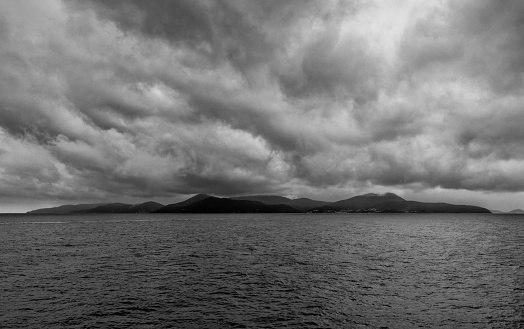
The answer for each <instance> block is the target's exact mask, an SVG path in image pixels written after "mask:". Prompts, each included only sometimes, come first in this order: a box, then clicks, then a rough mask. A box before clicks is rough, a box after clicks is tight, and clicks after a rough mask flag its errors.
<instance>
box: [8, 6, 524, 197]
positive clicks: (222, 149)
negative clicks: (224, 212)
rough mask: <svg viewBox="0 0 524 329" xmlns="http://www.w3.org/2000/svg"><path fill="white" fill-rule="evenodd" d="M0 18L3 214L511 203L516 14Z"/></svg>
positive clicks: (284, 11) (163, 10)
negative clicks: (264, 200)
mask: <svg viewBox="0 0 524 329" xmlns="http://www.w3.org/2000/svg"><path fill="white" fill-rule="evenodd" d="M0 9H2V10H1V12H2V14H0V41H1V43H0V139H1V143H0V165H1V167H0V168H1V170H0V195H1V196H2V197H4V198H10V200H11V199H12V198H17V197H19V198H21V199H24V198H27V199H29V198H34V199H40V200H49V199H75V200H80V199H83V200H99V199H104V198H106V199H107V198H113V199H119V198H120V199H122V198H146V197H147V198H155V197H173V196H177V195H179V194H185V193H200V192H207V193H216V194H219V195H232V194H250V193H279V194H283V195H290V196H302V195H305V196H310V197H312V196H313V197H319V198H329V199H336V198H341V197H343V196H347V194H351V193H357V192H366V191H370V190H376V191H387V190H394V191H396V192H398V193H408V191H412V190H414V191H424V192H425V193H429V194H431V193H436V194H438V193H440V192H438V191H439V189H442V190H446V191H450V193H459V194H460V195H461V197H464V194H463V193H464V192H458V191H470V193H480V192H478V191H486V192H495V191H496V192H497V193H499V192H501V191H513V192H519V191H522V190H523V189H524V176H523V174H522V170H521V169H520V168H522V165H524V148H523V147H522V146H521V144H522V143H521V141H522V140H523V138H524V135H523V134H522V132H521V131H522V129H520V128H521V127H520V126H519V122H522V120H523V119H524V118H523V117H522V114H521V113H522V111H521V109H522V106H523V105H524V99H523V98H522V88H523V81H522V79H523V77H524V75H523V73H522V72H524V66H523V63H524V62H523V60H522V56H521V54H522V53H523V50H524V39H523V35H524V33H522V26H524V25H523V21H524V6H523V5H522V4H521V2H520V1H509V0H507V1H506V0H505V1H498V2H493V1H487V0H486V1H463V2H451V1H450V2H442V1H428V2H424V3H422V2H419V1H409V0H405V1H400V2H398V3H395V4H392V3H388V2H379V1H376V2H375V1H371V2H362V1H349V2H348V1H335V0H333V1H322V2H320V1H197V2H195V1H153V2H147V1H123V0H122V1H120V0H114V1H98V0H91V1H74V2H62V1H59V0H53V1H48V2H34V1H30V0H23V1H19V2H7V3H2V4H0ZM30 159H38V161H35V160H33V161H31V160H30ZM432 191H433V192H432ZM435 191H437V192H435ZM476 195H477V194H476ZM500 195H502V194H500Z"/></svg>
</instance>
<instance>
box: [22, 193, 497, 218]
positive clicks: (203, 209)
mask: <svg viewBox="0 0 524 329" xmlns="http://www.w3.org/2000/svg"><path fill="white" fill-rule="evenodd" d="M300 212H309V213H490V211H489V210H488V209H486V208H482V207H478V206H471V205H454V204H449V203H441V202H439V203H429V202H418V201H409V200H405V199H403V198H401V197H400V196H398V195H396V194H393V193H385V194H374V193H369V194H363V195H357V196H354V197H352V198H349V199H345V200H340V201H336V202H327V201H318V200H312V199H307V198H300V199H289V198H286V197H282V196H277V195H253V196H239V197H232V198H219V197H215V196H210V195H207V194H197V195H195V196H193V197H191V198H189V199H187V200H185V201H182V202H178V203H173V204H169V205H162V204H159V203H156V202H152V201H149V202H145V203H141V204H136V205H133V204H126V203H103V204H100V203H97V204H79V205H64V206H59V207H54V208H45V209H37V210H33V211H29V212H28V213H30V214H75V213H300Z"/></svg>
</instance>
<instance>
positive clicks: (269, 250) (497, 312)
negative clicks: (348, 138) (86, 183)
mask: <svg viewBox="0 0 524 329" xmlns="http://www.w3.org/2000/svg"><path fill="white" fill-rule="evenodd" d="M0 251H1V253H0V279H1V280H0V327H1V328H25V327H30V328H284V327H285V328H366V327H388V328H413V327H423V328H428V327H430V328H433V327H444V328H524V254H523V252H524V216H520V215H512V216H509V215H415V214H412V215H373V214H363V215H355V214H353V215H329V214H327V215H312V214H311V215H309V214H307V215H304V214H301V215H298V214H293V215H169V214H167V215H160V214H158V215H86V216H81V215H78V216H8V215H3V216H0Z"/></svg>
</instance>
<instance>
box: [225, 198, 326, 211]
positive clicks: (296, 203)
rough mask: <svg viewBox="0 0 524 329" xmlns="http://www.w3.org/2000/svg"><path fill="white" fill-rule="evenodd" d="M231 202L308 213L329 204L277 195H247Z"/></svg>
mask: <svg viewBox="0 0 524 329" xmlns="http://www.w3.org/2000/svg"><path fill="white" fill-rule="evenodd" d="M230 199H232V200H247V201H257V202H262V203H265V204H269V205H277V204H285V205H288V206H291V207H293V208H295V209H296V210H298V211H304V212H305V211H308V210H311V209H313V208H316V207H321V206H324V205H327V204H330V202H326V201H318V200H312V199H308V198H300V199H289V198H286V197H283V196H278V195H248V196H237V197H233V198H230Z"/></svg>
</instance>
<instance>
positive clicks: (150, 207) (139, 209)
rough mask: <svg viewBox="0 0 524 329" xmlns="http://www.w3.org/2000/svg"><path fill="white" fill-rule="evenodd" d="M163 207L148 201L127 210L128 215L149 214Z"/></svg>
mask: <svg viewBox="0 0 524 329" xmlns="http://www.w3.org/2000/svg"><path fill="white" fill-rule="evenodd" d="M163 207H164V205H163V204H160V203H158V202H153V201H148V202H144V203H141V204H137V205H134V206H132V207H131V208H129V209H128V210H127V212H128V213H150V212H154V211H157V210H158V209H160V208H163Z"/></svg>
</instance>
